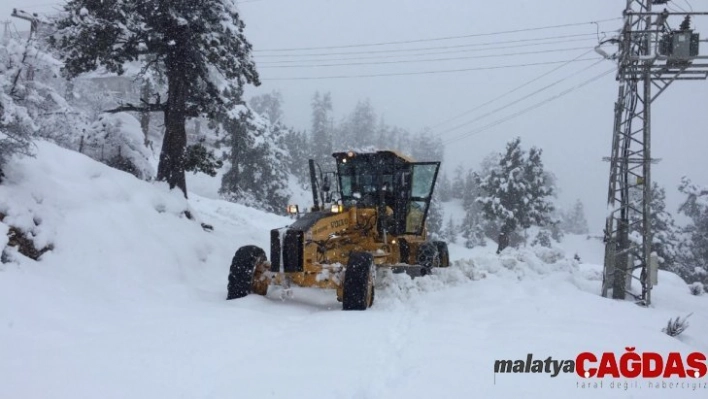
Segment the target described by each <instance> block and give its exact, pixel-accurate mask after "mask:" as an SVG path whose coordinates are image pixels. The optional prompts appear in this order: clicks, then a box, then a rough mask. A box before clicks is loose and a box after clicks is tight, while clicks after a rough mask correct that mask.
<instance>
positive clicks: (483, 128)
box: [443, 68, 616, 145]
mask: <svg viewBox="0 0 708 399" xmlns="http://www.w3.org/2000/svg"><path fill="white" fill-rule="evenodd" d="M615 70H616V68H612V69H610V70H608V71H605V72H603V73H601V74H599V75H596V76H594V77H592V78H590V79H588V80H586V81H584V82H583V83H581V84H578V85H576V86H573V87H571V88H569V89H566V90H564V91H562V92H560V93H559V94H556V95H555V96H552V97H549V98H547V99H545V100H543V101H541V102H539V103H536V104H534V105H532V106H530V107H527V108H524V109H522V110H520V111H518V112H516V113H513V114H511V115H508V116H507V117H505V118H502V119H499V120H496V121H495V122H492V123H490V124H488V125H485V126H483V127H481V128H479V129H476V130H472V131H469V132H467V133H464V134H461V135H458V136H456V137H454V138H452V139H449V140H447V141H444V142H443V145H448V144H451V143H454V142H456V141H458V140H462V139H465V138H468V137H471V136H474V135H477V134H480V133H483V132H485V131H487V130H489V129H491V128H493V127H495V126H497V125H500V124H502V123H504V122H507V121H510V120H512V119H514V118H517V117H519V116H521V115H523V114H525V113H528V112H530V111H533V110H535V109H537V108H540V107H542V106H544V105H546V104H548V103H550V102H552V101H554V100H557V99H559V98H561V97H564V96H566V95H568V94H570V93H572V92H573V91H575V90H578V89H580V88H582V87H584V86H587V85H589V84H590V83H593V82H595V81H597V80H599V79H601V78H603V77H605V76H607V75H609V74H610V73H612V72H614V71H615Z"/></svg>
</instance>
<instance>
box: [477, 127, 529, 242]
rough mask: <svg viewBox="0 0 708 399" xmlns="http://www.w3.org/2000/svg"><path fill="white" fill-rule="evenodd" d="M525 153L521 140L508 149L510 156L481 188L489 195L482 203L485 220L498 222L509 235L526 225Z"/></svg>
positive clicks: (506, 155)
mask: <svg viewBox="0 0 708 399" xmlns="http://www.w3.org/2000/svg"><path fill="white" fill-rule="evenodd" d="M524 156H525V154H524V152H523V151H522V150H521V140H520V139H518V138H517V139H515V140H513V141H511V142H509V143H508V144H507V146H506V154H505V155H504V156H503V157H502V158H501V160H500V161H499V165H498V166H497V168H495V169H493V170H491V172H490V173H489V176H487V177H486V178H484V179H482V181H481V184H480V188H481V189H482V190H483V191H484V193H485V196H484V197H480V198H479V199H478V201H479V202H480V204H481V205H482V209H483V212H484V215H485V218H486V219H487V220H489V221H495V222H498V223H499V225H500V228H501V231H502V232H503V233H505V234H507V235H509V234H510V233H511V232H513V231H515V230H516V229H517V228H518V227H520V224H521V223H522V222H525V221H526V220H525V215H523V213H524V209H523V207H524V199H525V197H526V192H525V186H524V177H525V176H524V166H525V159H524Z"/></svg>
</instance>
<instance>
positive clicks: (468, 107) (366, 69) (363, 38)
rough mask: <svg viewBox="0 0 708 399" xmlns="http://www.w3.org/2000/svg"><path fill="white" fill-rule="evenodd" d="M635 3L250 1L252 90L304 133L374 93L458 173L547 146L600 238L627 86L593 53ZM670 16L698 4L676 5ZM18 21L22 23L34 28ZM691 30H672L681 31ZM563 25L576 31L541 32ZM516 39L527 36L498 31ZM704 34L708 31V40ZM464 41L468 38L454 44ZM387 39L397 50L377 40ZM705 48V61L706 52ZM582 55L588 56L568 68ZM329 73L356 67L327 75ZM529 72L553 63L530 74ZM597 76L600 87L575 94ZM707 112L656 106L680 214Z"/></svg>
mask: <svg viewBox="0 0 708 399" xmlns="http://www.w3.org/2000/svg"><path fill="white" fill-rule="evenodd" d="M58 4H59V2H55V3H52V2H51V1H46V0H44V1H42V0H24V1H22V2H17V1H15V0H3V1H2V4H0V13H1V14H2V15H5V16H6V18H7V19H10V13H11V11H12V7H18V8H24V9H25V10H27V11H31V12H48V11H51V10H52V8H55V7H57V6H58ZM624 4H625V2H624V1H620V0H592V1H567V0H535V1H525V0H497V1H490V2H475V1H469V0H440V1H430V0H298V1H293V0H244V1H243V3H242V4H241V5H240V7H241V10H242V17H243V19H244V21H245V23H246V35H247V38H248V39H249V40H250V41H251V43H252V44H253V46H254V50H255V59H256V62H257V65H258V67H259V73H260V76H261V79H262V85H261V86H260V87H258V88H248V90H247V95H248V96H252V95H256V94H261V93H266V92H270V91H273V90H279V91H280V92H281V93H282V95H283V98H284V101H285V104H284V107H285V122H286V123H287V124H289V125H292V126H295V127H297V128H300V129H308V127H309V124H310V101H311V98H312V95H313V93H314V92H315V91H320V92H331V94H332V99H333V105H334V112H335V117H336V118H337V119H339V118H341V117H343V116H344V115H345V114H347V113H349V112H350V111H351V110H352V109H353V107H354V105H355V104H356V102H357V101H359V100H363V99H366V98H368V99H369V100H370V101H371V103H372V105H373V106H374V108H375V110H376V111H377V113H378V114H379V115H382V116H383V117H384V118H385V120H386V122H387V123H388V124H390V125H397V126H401V127H404V128H406V129H409V130H410V131H411V132H414V133H415V132H418V131H420V130H422V129H423V128H424V127H426V126H428V127H433V128H434V131H435V132H436V134H440V135H441V137H442V138H443V140H444V141H445V143H446V144H447V145H446V165H445V169H446V170H448V171H452V170H453V169H454V168H455V166H457V165H458V164H463V165H464V166H465V167H472V168H476V167H477V166H478V165H479V162H480V161H481V159H482V158H483V157H484V156H485V155H487V154H489V153H490V152H499V151H502V150H503V148H504V144H505V143H506V142H507V141H509V140H510V139H512V138H514V137H516V136H520V137H521V139H522V145H523V146H524V147H525V148H527V149H528V148H529V147H530V146H538V147H541V148H543V150H544V153H543V155H544V161H545V163H546V165H547V167H548V169H549V170H550V171H552V172H554V173H555V174H556V176H557V177H558V184H559V186H560V188H561V193H560V198H559V202H560V204H562V205H566V204H571V203H572V202H573V201H574V200H575V199H576V198H581V199H582V200H583V202H584V204H585V208H586V213H587V217H588V222H589V223H590V227H591V229H592V230H593V233H598V234H599V233H600V232H601V230H602V227H603V226H604V218H605V214H606V201H607V185H608V173H609V164H608V163H606V162H603V160H602V158H603V157H606V156H608V155H609V153H610V149H611V148H610V146H611V138H612V122H613V107H614V102H615V100H616V96H617V88H618V85H617V82H616V81H615V75H614V72H609V73H608V74H606V75H604V76H601V74H603V73H606V72H608V71H611V70H612V69H613V68H614V66H615V64H614V63H613V62H612V61H609V60H604V61H600V60H601V57H600V56H599V55H598V54H597V53H596V52H594V51H590V50H592V48H593V47H594V46H595V45H596V44H597V41H598V34H597V32H598V30H599V31H600V32H601V33H600V34H599V37H600V38H603V37H605V35H607V37H610V36H612V34H613V32H614V31H616V30H618V29H619V28H620V26H621V20H620V17H621V14H622V10H623V7H624ZM690 4H691V5H693V8H694V9H696V10H699V8H700V7H701V6H703V8H706V9H708V7H706V6H707V5H706V4H705V2H701V1H698V0H693V1H690ZM670 7H671V8H674V9H676V10H678V9H679V8H683V9H689V7H690V6H689V2H686V1H685V0H678V1H676V2H674V3H673V4H672V3H670ZM702 11H705V10H702ZM1 19H4V18H1ZM706 19H708V18H706ZM591 21H603V22H599V23H598V24H593V23H591ZM14 22H15V23H16V24H17V25H18V27H20V28H21V27H22V26H24V25H23V24H25V23H24V22H22V21H19V20H16V19H14ZM680 22H681V21H680V19H678V18H676V19H674V20H673V21H672V23H673V24H674V26H677V25H678V24H679V23H680ZM695 22H696V25H697V27H698V30H700V29H701V27H704V26H708V24H707V23H706V20H701V19H699V20H697V21H695ZM557 25H573V26H565V27H558V28H549V29H536V28H545V27H549V26H557ZM24 29H26V28H24ZM21 30H23V29H21ZM512 30H521V32H517V33H499V32H508V31H512ZM602 32H608V33H602ZM706 35H708V31H706V32H703V36H706ZM460 36H467V37H463V38H457V39H449V38H450V37H460ZM390 42H398V43H397V44H388V45H374V46H371V45H370V44H380V43H390ZM401 42H407V43H401ZM702 45H703V47H706V44H705V43H702ZM322 47H329V48H322ZM303 48H308V49H309V48H315V49H311V50H305V49H303ZM317 48H319V49H317ZM607 50H608V51H610V52H611V51H613V50H614V48H613V47H612V46H610V47H608V48H607ZM588 51H590V52H588ZM701 52H702V53H704V54H705V53H708V48H703V49H702V51H701ZM347 53H354V54H347ZM449 58H457V59H453V60H449ZM587 58H591V59H590V60H584V59H587ZM441 59H448V60H441ZM573 59H580V60H584V61H575V62H570V63H565V61H568V60H573ZM421 60H427V61H421ZM411 61H416V62H411ZM597 61H600V62H599V63H598V62H597ZM332 64H357V65H337V66H323V65H332ZM527 64H544V65H535V66H524V67H519V65H527ZM303 65H305V67H302V66H303ZM500 67H506V68H500ZM490 68H492V69H490ZM475 69H476V70H475ZM451 70H464V71H458V72H450V71H451ZM422 72H425V74H422ZM396 74H398V76H390V75H396ZM361 75H389V76H369V77H361ZM543 75H545V76H544V77H543V78H540V79H538V80H535V79H537V78H539V77H540V76H543ZM332 77H338V78H332ZM323 78H324V79H323ZM593 78H597V80H595V81H593V82H592V83H591V84H587V85H585V86H583V87H578V86H581V85H582V84H583V83H584V82H587V81H589V80H590V79H593ZM290 79H292V80H290ZM532 81H533V82H532ZM529 82H531V83H529ZM522 85H525V86H523V87H522V88H520V89H518V90H516V91H514V92H512V93H511V94H506V93H509V92H510V91H512V90H515V89H517V88H519V87H520V86H522ZM544 88H546V89H545V90H542V89H544ZM534 92H537V93H536V94H532V93H534ZM564 92H567V94H566V95H564V96H562V97H559V98H557V99H555V100H554V101H550V102H545V103H544V101H545V100H546V99H549V98H552V97H554V96H557V95H559V94H561V93H564ZM502 95H504V96H503V97H501V98H499V99H497V98H498V97H500V96H502ZM525 97H528V98H525ZM495 99H497V100H495ZM492 100H495V101H493V102H491V103H490V104H487V105H484V104H485V103H489V102H490V101H492ZM482 105H484V106H482ZM480 106H481V107H480ZM536 106H538V108H535V107H536ZM707 106H708V82H705V81H698V82H679V83H676V84H675V85H673V86H672V87H671V88H670V89H669V90H667V92H665V93H664V94H662V96H661V97H660V99H659V100H657V101H656V102H655V103H654V107H653V141H652V146H653V154H652V155H653V156H654V157H655V158H660V159H661V162H660V163H658V164H656V165H655V166H653V172H652V173H653V178H654V180H655V181H657V182H658V183H659V184H661V185H663V186H664V187H666V189H667V192H668V196H669V210H670V211H672V212H675V211H676V208H677V207H678V205H679V203H680V200H681V199H682V198H681V196H680V194H679V193H678V192H677V190H676V187H677V185H678V183H679V180H680V178H681V176H683V175H688V176H689V177H691V178H692V179H693V180H694V181H696V182H698V183H701V184H708V173H707V171H708V159H707V158H706V156H705V153H706V151H708V134H707V133H708V132H706V126H708V112H706V108H707ZM529 108H532V110H531V111H528V112H525V113H522V114H520V115H519V116H518V117H516V118H514V119H510V120H508V121H505V122H502V123H498V124H497V121H500V120H504V119H505V118H507V117H508V116H510V115H513V114H517V113H520V112H522V111H524V110H526V109H529ZM465 113H466V114H465ZM461 114H463V116H461V117H458V118H456V119H453V118H455V117H456V116H459V115H461ZM490 125H494V126H491V127H490Z"/></svg>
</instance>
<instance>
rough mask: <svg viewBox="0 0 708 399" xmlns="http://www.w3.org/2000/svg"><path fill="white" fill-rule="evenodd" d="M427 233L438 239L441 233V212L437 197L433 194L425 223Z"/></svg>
mask: <svg viewBox="0 0 708 399" xmlns="http://www.w3.org/2000/svg"><path fill="white" fill-rule="evenodd" d="M425 224H426V227H427V229H428V231H429V232H431V233H432V234H433V237H440V236H441V235H442V232H443V210H442V204H440V198H439V195H438V194H437V193H436V192H433V197H432V198H431V200H430V208H429V209H428V219H427V220H426V222H425Z"/></svg>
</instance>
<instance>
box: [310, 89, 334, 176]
mask: <svg viewBox="0 0 708 399" xmlns="http://www.w3.org/2000/svg"><path fill="white" fill-rule="evenodd" d="M332 129H333V121H332V96H331V95H330V93H324V94H322V95H320V93H319V92H315V95H314V96H313V97H312V156H313V157H314V159H315V160H316V161H317V162H318V163H319V164H321V165H322V166H323V167H324V166H325V165H326V164H330V163H332V162H334V161H333V160H332V152H333V151H332V143H333V142H332V140H333V137H332V135H333V133H334V132H333V131H332Z"/></svg>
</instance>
